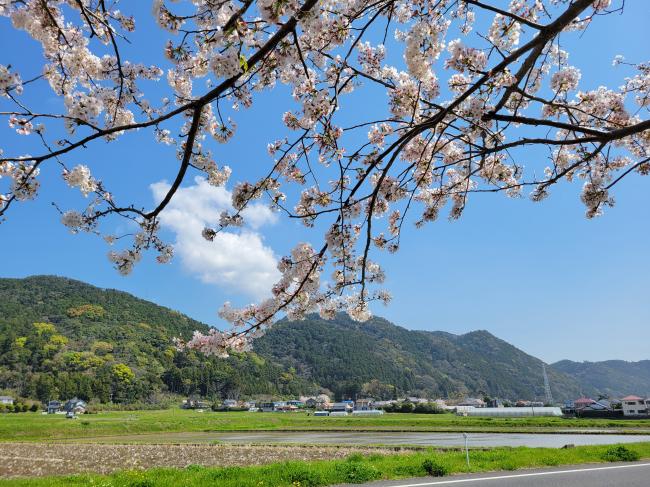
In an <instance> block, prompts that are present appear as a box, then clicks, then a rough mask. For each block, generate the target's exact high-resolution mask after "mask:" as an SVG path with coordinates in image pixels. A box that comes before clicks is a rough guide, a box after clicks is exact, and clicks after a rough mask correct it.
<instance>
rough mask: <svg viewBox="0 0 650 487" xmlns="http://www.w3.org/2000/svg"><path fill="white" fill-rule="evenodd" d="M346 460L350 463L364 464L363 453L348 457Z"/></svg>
mask: <svg viewBox="0 0 650 487" xmlns="http://www.w3.org/2000/svg"><path fill="white" fill-rule="evenodd" d="M346 460H347V461H348V462H362V461H363V455H362V454H361V453H353V454H351V455H348V457H347V458H346Z"/></svg>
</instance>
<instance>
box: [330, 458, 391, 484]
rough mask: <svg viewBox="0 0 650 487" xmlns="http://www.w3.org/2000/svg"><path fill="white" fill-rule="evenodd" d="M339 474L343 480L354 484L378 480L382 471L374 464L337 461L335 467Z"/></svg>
mask: <svg viewBox="0 0 650 487" xmlns="http://www.w3.org/2000/svg"><path fill="white" fill-rule="evenodd" d="M335 470H336V473H337V476H339V477H340V480H342V481H343V482H350V483H352V484H363V483H364V482H370V481H371V480H377V479H378V478H379V477H381V473H380V472H379V470H377V469H376V468H375V467H373V466H372V465H367V464H365V463H361V462H344V463H337V464H336V467H335Z"/></svg>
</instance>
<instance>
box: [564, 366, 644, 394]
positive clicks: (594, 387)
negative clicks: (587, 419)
mask: <svg viewBox="0 0 650 487" xmlns="http://www.w3.org/2000/svg"><path fill="white" fill-rule="evenodd" d="M552 367H553V368H554V369H555V370H557V371H559V372H563V373H565V374H569V375H571V376H573V377H575V378H576V380H578V382H580V384H581V385H582V387H584V389H585V390H586V391H594V392H593V394H594V395H597V394H603V395H607V396H610V397H619V398H620V397H623V396H627V395H629V394H636V395H644V396H650V360H641V361H639V362H626V361H624V360H606V361H604V362H572V361H571V360H562V361H560V362H557V363H554V364H553V365H552Z"/></svg>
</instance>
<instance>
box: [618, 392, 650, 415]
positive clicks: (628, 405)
mask: <svg viewBox="0 0 650 487" xmlns="http://www.w3.org/2000/svg"><path fill="white" fill-rule="evenodd" d="M621 402H622V403H623V416H647V415H648V407H650V406H649V404H650V399H644V398H643V397H639V396H627V397H624V398H623V399H621Z"/></svg>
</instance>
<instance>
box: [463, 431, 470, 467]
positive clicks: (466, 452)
mask: <svg viewBox="0 0 650 487" xmlns="http://www.w3.org/2000/svg"><path fill="white" fill-rule="evenodd" d="M463 438H465V459H466V460H467V471H468V472H469V470H470V467H469V448H468V447H467V433H463Z"/></svg>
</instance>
